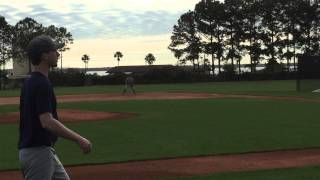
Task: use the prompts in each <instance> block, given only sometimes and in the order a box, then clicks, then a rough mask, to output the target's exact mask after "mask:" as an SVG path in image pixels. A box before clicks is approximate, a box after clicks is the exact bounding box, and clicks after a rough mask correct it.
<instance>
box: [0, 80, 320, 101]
mask: <svg viewBox="0 0 320 180" xmlns="http://www.w3.org/2000/svg"><path fill="white" fill-rule="evenodd" d="M122 88H123V86H122V85H121V86H87V87H57V88H55V91H56V94H57V95H66V94H96V93H98V94H101V93H118V94H120V93H121V92H122ZM136 89H137V91H138V92H201V93H223V94H252V95H272V96H301V97H307V98H320V93H311V92H296V81H293V80H288V81H243V82H212V83H188V84H153V85H137V86H136ZM10 96H19V90H6V91H0V97H10Z"/></svg>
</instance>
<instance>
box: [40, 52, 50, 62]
mask: <svg viewBox="0 0 320 180" xmlns="http://www.w3.org/2000/svg"><path fill="white" fill-rule="evenodd" d="M48 56H49V55H48V53H42V55H41V59H42V60H48Z"/></svg>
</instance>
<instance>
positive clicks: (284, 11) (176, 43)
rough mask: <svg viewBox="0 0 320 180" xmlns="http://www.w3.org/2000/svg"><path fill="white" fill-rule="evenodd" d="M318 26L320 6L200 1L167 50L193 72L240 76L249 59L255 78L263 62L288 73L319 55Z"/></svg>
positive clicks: (298, 1)
mask: <svg viewBox="0 0 320 180" xmlns="http://www.w3.org/2000/svg"><path fill="white" fill-rule="evenodd" d="M319 22H320V5H319V1H318V0H224V2H221V1H218V0H201V1H200V2H199V3H197V4H196V5H195V8H194V10H193V11H188V12H186V13H184V14H182V15H181V16H180V18H179V19H178V21H177V24H176V25H174V26H173V32H172V36H171V43H170V45H169V47H168V48H169V49H170V50H171V51H172V52H173V54H174V56H175V57H176V58H177V59H178V61H179V62H180V64H186V63H187V62H189V63H191V64H192V65H193V67H194V69H195V70H196V69H201V68H202V69H203V68H208V69H209V70H211V71H212V72H215V70H216V71H218V72H219V74H220V73H221V71H222V69H223V66H228V67H231V68H232V70H236V69H237V70H238V72H241V69H240V68H241V63H242V61H243V59H244V58H245V57H248V58H249V60H250V66H249V68H250V70H251V72H256V71H257V65H258V64H261V63H262V62H266V64H267V65H268V67H271V69H270V71H272V72H273V71H274V68H273V67H274V65H276V64H279V63H282V64H286V69H287V71H289V69H290V68H289V67H290V64H293V65H294V66H293V67H296V63H297V57H298V56H299V55H310V56H319V55H320V26H319ZM209 59H210V60H209ZM294 70H295V69H294Z"/></svg>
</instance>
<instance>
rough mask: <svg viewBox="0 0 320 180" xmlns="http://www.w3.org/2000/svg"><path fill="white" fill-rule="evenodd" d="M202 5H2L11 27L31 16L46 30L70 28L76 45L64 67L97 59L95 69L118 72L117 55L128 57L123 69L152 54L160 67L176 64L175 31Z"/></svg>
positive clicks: (29, 1)
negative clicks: (185, 15) (183, 16)
mask: <svg viewBox="0 0 320 180" xmlns="http://www.w3.org/2000/svg"><path fill="white" fill-rule="evenodd" d="M199 1H200V0H81V1H80V0H64V1H57V0H45V1H44V0H9V1H8V0H0V15H1V16H4V17H5V18H6V20H7V21H8V23H9V24H11V25H14V24H16V23H17V22H18V21H19V20H22V19H23V18H25V17H31V18H33V19H35V20H36V21H38V22H39V23H42V24H43V25H45V26H48V25H51V24H53V25H56V26H63V27H66V28H67V29H68V31H70V32H71V33H72V35H73V37H74V44H72V45H69V47H70V50H69V51H67V52H64V53H63V54H62V56H63V66H64V67H84V63H83V62H82V61H81V56H82V55H83V54H88V55H89V57H90V58H91V60H90V62H89V67H113V66H116V65H117V61H116V59H115V58H114V57H113V54H114V52H116V51H121V52H122V53H123V54H124V57H123V59H122V60H121V61H120V65H144V64H145V61H144V57H145V56H146V55H147V54H148V53H153V54H154V55H155V57H156V62H155V64H176V63H177V60H176V59H175V58H174V56H173V54H172V53H171V52H170V51H169V50H168V48H167V47H168V45H169V44H170V36H171V32H172V27H173V25H174V24H176V22H177V20H178V18H179V17H180V15H181V14H183V13H185V12H187V11H188V10H193V9H194V6H195V4H196V3H197V2H199ZM8 66H10V64H9V65H8ZM11 66H12V65H11Z"/></svg>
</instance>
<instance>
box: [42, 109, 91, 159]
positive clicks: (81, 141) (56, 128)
mask: <svg viewBox="0 0 320 180" xmlns="http://www.w3.org/2000/svg"><path fill="white" fill-rule="evenodd" d="M39 118H40V123H41V125H42V127H43V128H45V129H47V130H49V131H50V132H51V133H53V134H54V135H56V136H59V137H63V138H65V139H68V140H71V141H74V142H76V143H78V145H79V146H80V148H81V149H82V151H83V153H85V154H87V153H89V152H90V151H91V148H92V145H91V142H90V141H89V140H87V139H86V138H84V137H82V136H80V135H79V134H78V133H76V132H74V131H72V130H71V129H69V128H67V127H66V126H64V125H63V124H62V123H60V122H59V121H57V120H55V119H54V118H53V116H52V114H51V113H43V114H41V115H40V117H39Z"/></svg>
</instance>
